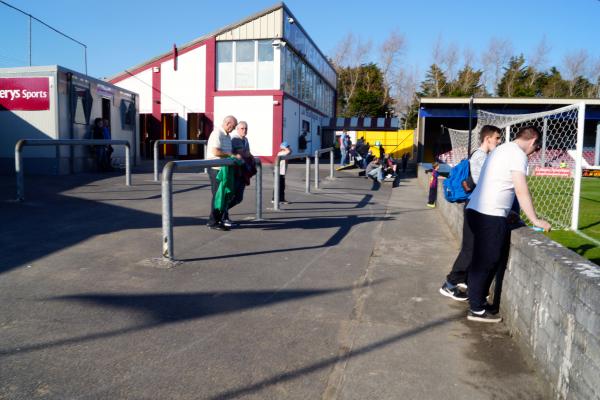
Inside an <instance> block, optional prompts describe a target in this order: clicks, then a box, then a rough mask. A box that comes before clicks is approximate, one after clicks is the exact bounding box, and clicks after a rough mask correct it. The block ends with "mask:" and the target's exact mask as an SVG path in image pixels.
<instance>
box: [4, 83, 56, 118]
mask: <svg viewBox="0 0 600 400" xmlns="http://www.w3.org/2000/svg"><path fill="white" fill-rule="evenodd" d="M49 80H50V78H48V77H44V78H0V111H3V110H10V111H40V110H49V109H50V89H49V87H50V84H49Z"/></svg>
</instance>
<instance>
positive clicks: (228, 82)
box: [217, 62, 234, 90]
mask: <svg viewBox="0 0 600 400" xmlns="http://www.w3.org/2000/svg"><path fill="white" fill-rule="evenodd" d="M233 88H234V87H233V63H222V62H220V63H219V64H218V65H217V90H228V89H233Z"/></svg>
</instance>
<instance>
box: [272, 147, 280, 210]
mask: <svg viewBox="0 0 600 400" xmlns="http://www.w3.org/2000/svg"><path fill="white" fill-rule="evenodd" d="M280 164H281V158H280V157H279V156H276V157H275V164H273V209H274V210H279V169H280V168H281V165H280Z"/></svg>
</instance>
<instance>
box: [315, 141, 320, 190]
mask: <svg viewBox="0 0 600 400" xmlns="http://www.w3.org/2000/svg"><path fill="white" fill-rule="evenodd" d="M318 188H319V150H315V189H318Z"/></svg>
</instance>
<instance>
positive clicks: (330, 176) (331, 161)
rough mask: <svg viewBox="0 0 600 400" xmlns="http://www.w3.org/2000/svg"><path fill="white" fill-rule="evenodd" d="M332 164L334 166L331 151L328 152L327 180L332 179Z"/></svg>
mask: <svg viewBox="0 0 600 400" xmlns="http://www.w3.org/2000/svg"><path fill="white" fill-rule="evenodd" d="M333 164H334V163H333V150H331V151H330V152H329V178H330V179H333V178H334V176H333V170H334V167H333Z"/></svg>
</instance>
